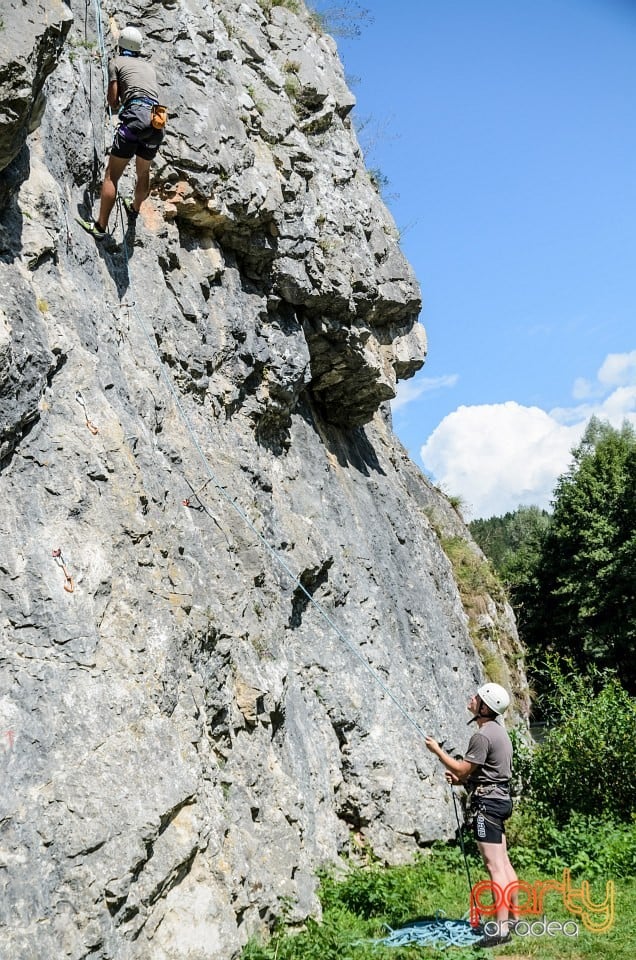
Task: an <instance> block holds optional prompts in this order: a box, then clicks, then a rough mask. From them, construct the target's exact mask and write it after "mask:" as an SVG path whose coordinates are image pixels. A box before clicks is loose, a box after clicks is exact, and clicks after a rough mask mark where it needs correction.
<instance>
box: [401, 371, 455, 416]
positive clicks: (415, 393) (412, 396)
mask: <svg viewBox="0 0 636 960" xmlns="http://www.w3.org/2000/svg"><path fill="white" fill-rule="evenodd" d="M458 379H459V377H458V376H457V374H456V373H450V374H447V375H446V376H443V377H414V379H413V380H400V382H399V383H398V389H397V394H396V397H395V399H394V400H392V401H391V410H392V411H393V413H395V411H396V410H399V409H400V407H405V406H406V404H407V403H412V401H413V400H417V398H418V397H421V396H422V394H423V393H430V392H431V390H440V389H445V388H448V387H454V386H455V384H456V383H457V381H458Z"/></svg>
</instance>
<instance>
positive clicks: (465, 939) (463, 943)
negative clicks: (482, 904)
mask: <svg viewBox="0 0 636 960" xmlns="http://www.w3.org/2000/svg"><path fill="white" fill-rule="evenodd" d="M386 929H387V930H388V931H389V933H388V934H387V936H386V937H380V938H379V939H377V940H358V941H357V944H363V943H368V944H372V945H373V946H376V947H407V946H418V947H435V948H437V949H438V950H446V949H448V947H470V946H473V945H474V944H475V942H476V941H477V940H479V939H480V937H481V936H482V931H480V930H479V929H476V928H475V927H471V925H470V924H469V922H468V921H467V920H466V919H462V920H448V919H445V917H444V913H443V912H442V911H441V910H438V911H437V912H436V913H435V916H434V917H433V918H431V919H430V920H417V921H415V922H414V923H409V924H408V925H407V926H406V927H399V928H398V929H397V930H394V929H392V927H389V926H388V925H386Z"/></svg>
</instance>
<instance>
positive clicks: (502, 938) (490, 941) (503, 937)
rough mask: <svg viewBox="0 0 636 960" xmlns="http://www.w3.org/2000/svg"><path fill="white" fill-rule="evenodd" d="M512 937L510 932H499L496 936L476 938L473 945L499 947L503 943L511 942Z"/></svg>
mask: <svg viewBox="0 0 636 960" xmlns="http://www.w3.org/2000/svg"><path fill="white" fill-rule="evenodd" d="M511 940H512V937H511V936H510V934H509V933H504V934H498V935H497V936H495V937H489V936H485V937H482V938H481V940H475V942H474V943H472V944H471V946H472V947H499V946H500V945H501V944H502V943H510V941H511Z"/></svg>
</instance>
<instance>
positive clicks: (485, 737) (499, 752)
mask: <svg viewBox="0 0 636 960" xmlns="http://www.w3.org/2000/svg"><path fill="white" fill-rule="evenodd" d="M509 704H510V697H509V696H508V693H507V691H506V690H504V688H503V687H500V686H499V684H498V683H485V684H484V685H483V686H481V687H480V688H479V690H478V691H477V693H476V694H474V696H472V697H471V699H470V700H469V701H468V709H469V710H470V712H471V713H472V714H473V719H472V720H469V721H468V722H469V723H476V724H477V728H478V729H477V730H476V731H475V732H474V733H473V735H472V737H471V738H470V741H469V744H468V749H467V750H466V753H465V754H464V757H463V759H455V758H454V757H451V756H450V754H448V753H446V751H445V750H443V749H442V748H441V746H440V745H439V743H437V741H436V740H434V739H433V738H432V737H427V738H426V741H425V742H426V746H427V748H428V749H429V750H430V751H431V753H434V754H435V755H436V756H437V757H438V758H439V759H440V760H441V761H442V763H443V764H444V766H445V767H446V779H447V780H448V782H449V783H450V784H451V785H457V784H462V785H463V786H465V787H466V789H467V790H468V796H469V801H468V809H469V822H472V826H473V830H474V833H475V838H476V840H477V847H478V848H479V852H480V854H481V856H482V859H483V861H484V866H485V867H486V870H487V871H488V875H489V877H490V880H491V881H492V883H493V884H498V885H499V889H501V890H502V891H503V890H505V889H506V887H507V886H508V885H509V884H511V883H516V882H517V874H516V873H515V870H514V867H513V866H512V864H511V863H510V859H509V857H508V849H507V846H506V831H505V827H504V821H505V820H507V819H508V817H509V816H510V814H511V813H512V800H511V799H510V777H511V775H512V743H511V742H510V737H509V736H508V733H507V732H506V729H505V727H504V725H503V716H502V714H503V713H504V711H505V710H506V709H507V707H508V705H509ZM512 900H513V904H514V903H516V899H515V897H514V896H513V898H512ZM496 917H497V933H495V934H494V935H493V934H490V935H487V936H484V937H483V938H482V939H481V940H479V941H477V944H476V946H482V947H495V946H498V945H499V944H500V943H508V942H509V940H510V929H511V928H512V927H513V926H514V922H515V919H516V918H515V917H512V916H510V915H509V910H508V907H507V905H506V904H505V903H502V905H501V907H500V908H499V909H497V913H496Z"/></svg>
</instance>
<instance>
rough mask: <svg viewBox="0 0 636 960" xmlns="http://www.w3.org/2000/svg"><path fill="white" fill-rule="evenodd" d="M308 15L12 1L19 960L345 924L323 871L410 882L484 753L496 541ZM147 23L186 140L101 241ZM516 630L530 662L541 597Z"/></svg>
mask: <svg viewBox="0 0 636 960" xmlns="http://www.w3.org/2000/svg"><path fill="white" fill-rule="evenodd" d="M5 6H6V5H5ZM292 6H294V7H295V5H292V4H290V5H289V7H288V6H285V5H282V6H274V7H271V9H270V5H269V4H268V3H259V2H257V0H242V2H238V0H221V2H219V3H216V4H208V3H203V2H197V0H171V2H157V0H154V2H151V3H144V4H141V3H140V2H135V0H125V2H124V3H123V4H117V5H115V4H114V3H113V2H110V0H106V2H105V3H103V4H102V5H101V6H96V5H89V4H86V5H83V6H81V7H80V6H77V7H76V6H75V5H73V14H74V20H73V23H72V24H71V23H70V20H69V8H68V6H66V5H65V4H61V3H57V2H51V3H47V4H42V3H36V2H35V0H24V2H22V5H21V6H20V5H19V4H18V3H10V4H9V7H8V8H7V9H8V14H7V16H6V18H5V29H6V27H7V25H8V24H9V23H11V24H13V23H14V20H15V18H18V17H19V16H20V17H22V19H23V20H24V22H25V23H26V24H27V27H26V29H24V30H23V31H22V33H21V35H20V45H19V48H18V46H17V45H16V49H15V50H13V48H12V51H11V52H10V53H7V54H6V62H7V63H9V62H11V63H14V64H15V68H13V67H12V70H11V71H9V72H10V73H11V77H13V80H12V81H11V82H14V81H15V83H17V84H18V85H19V86H20V90H21V91H22V92H21V93H20V96H18V94H17V93H16V92H15V90H14V88H13V87H11V88H9V87H7V86H6V84H7V83H8V82H9V81H8V79H7V77H8V76H9V72H7V71H6V70H5V72H4V74H2V76H3V77H4V79H3V80H2V83H3V84H4V85H3V86H2V87H1V90H2V96H3V98H4V105H5V112H4V114H2V116H3V117H4V118H5V120H3V122H2V123H0V157H3V158H5V160H6V162H7V166H6V169H5V171H4V173H3V174H2V175H1V176H2V189H3V190H4V194H3V196H4V197H5V200H6V202H5V203H3V205H2V208H1V210H0V492H1V497H0V534H1V537H2V544H3V550H2V556H1V557H0V639H1V645H0V651H1V652H0V664H1V670H0V762H1V763H2V773H3V790H2V791H1V792H0V824H1V826H2V830H1V832H0V862H1V863H2V867H3V869H2V871H0V888H1V894H2V896H1V898H0V956H2V957H7V958H8V957H10V958H11V960H41V958H43V957H55V958H56V960H64V958H68V960H81V958H89V957H90V958H92V960H147V958H148V957H152V958H153V960H203V958H205V960H229V958H233V957H237V956H238V955H239V953H240V951H241V949H242V947H243V946H244V944H245V943H246V942H247V939H248V938H249V937H250V936H252V935H254V934H266V932H267V931H268V930H269V929H270V928H271V925H272V924H273V922H274V920H275V919H276V917H277V916H279V915H280V914H281V913H283V912H284V913H286V914H287V915H288V916H289V917H290V918H291V919H292V920H295V921H302V920H303V919H305V918H306V917H307V916H309V915H314V916H319V914H320V908H319V903H318V899H317V896H316V889H317V880H316V870H317V868H319V867H320V866H323V865H328V864H335V863H336V862H337V861H338V858H339V856H340V855H341V854H342V853H345V852H347V851H349V850H351V849H353V848H355V846H356V845H359V844H360V843H363V844H366V845H368V846H370V847H371V848H372V849H373V850H374V851H375V853H376V854H377V855H378V856H379V857H381V858H383V859H384V860H386V861H387V862H390V863H398V862H404V861H406V860H408V859H409V858H410V857H412V856H413V854H414V853H415V852H416V851H417V850H418V849H420V848H422V847H423V846H425V845H426V844H428V843H430V842H431V841H432V840H434V839H436V838H444V837H446V838H447V837H450V836H452V835H453V832H454V826H455V824H454V811H453V806H452V802H451V797H450V794H449V792H448V789H447V787H446V785H445V783H444V780H443V777H442V771H441V769H440V768H439V766H437V765H436V762H435V761H434V759H433V757H432V755H431V754H429V753H427V751H426V750H425V748H424V744H423V734H424V733H427V734H428V733H430V734H432V735H434V736H436V737H438V738H439V739H443V740H445V742H446V745H447V748H449V749H453V748H454V749H456V750H457V751H461V749H462V748H463V746H464V745H465V743H466V739H467V734H466V726H465V724H466V719H467V715H466V712H465V702H466V700H467V698H468V696H469V695H470V694H471V693H472V692H473V690H474V688H475V685H476V684H477V683H479V682H480V681H481V680H482V679H483V677H484V669H483V665H482V662H481V659H480V655H479V653H478V651H477V649H476V646H475V644H474V642H473V638H472V636H471V633H470V630H469V618H468V615H467V613H466V612H465V610H464V607H463V605H462V601H461V597H460V594H459V592H458V588H457V584H456V582H455V580H454V577H453V571H452V567H451V564H450V562H449V560H448V558H447V556H446V554H445V553H444V550H443V549H442V541H441V539H440V535H439V531H440V530H442V532H443V531H444V529H450V530H451V531H452V535H453V536H459V537H462V538H464V539H466V541H467V542H469V538H468V534H467V532H466V529H465V527H464V525H463V524H462V523H461V520H460V519H459V518H458V517H457V516H456V515H454V514H453V512H452V509H451V508H450V506H449V505H448V503H447V502H446V501H445V499H444V498H443V497H442V496H441V495H440V494H439V493H438V492H436V491H435V490H433V488H432V487H431V486H430V484H428V482H427V481H426V480H425V478H424V477H423V476H422V475H421V474H420V473H419V471H418V470H417V469H416V468H415V467H414V465H413V464H412V463H411V462H410V461H409V460H408V458H407V456H406V454H405V452H404V451H403V449H402V448H401V446H400V444H399V443H398V441H397V440H396V438H395V436H394V434H393V432H392V429H391V423H390V416H389V415H388V412H387V411H388V407H387V404H386V401H387V400H390V399H391V398H392V397H393V396H394V394H395V384H396V380H397V379H398V378H405V377H409V376H411V375H412V374H413V373H414V372H415V371H416V370H417V369H418V368H419V367H420V366H421V364H422V363H423V361H424V354H425V337H424V332H423V329H422V327H421V326H420V325H419V323H418V313H419V308H420V295H419V289H418V286H417V283H416V281H415V278H414V276H413V273H412V270H411V268H410V266H409V265H408V263H407V262H406V261H405V259H404V257H403V256H402V254H401V252H400V250H399V246H398V243H397V235H396V230H395V226H394V224H393V222H392V220H391V217H390V214H389V213H388V211H387V210H386V209H385V207H384V206H383V204H382V202H381V200H380V198H379V197H378V195H377V193H376V191H375V190H374V188H373V185H372V183H371V181H370V179H369V176H368V174H367V172H366V170H365V167H364V162H363V158H362V155H361V152H360V148H359V146H358V144H357V141H356V138H355V134H354V132H353V129H352V125H351V120H350V116H349V114H350V111H351V109H352V106H353V103H354V100H353V97H352V96H351V94H350V93H349V91H348V90H347V88H346V84H345V82H344V78H343V71H342V66H341V64H340V63H339V61H338V58H337V54H336V49H335V45H334V43H333V41H332V40H331V39H330V38H328V37H325V36H322V35H320V34H319V33H317V32H316V30H315V27H314V25H313V21H312V20H311V18H310V17H309V15H308V13H307V11H306V10H305V8H304V7H303V6H302V4H300V3H299V4H298V6H297V10H296V8H295V9H294V10H293V9H290V7H292ZM97 10H99V11H100V22H98V23H96V21H95V16H96V11H97ZM3 16H5V15H4V13H3ZM9 17H10V18H11V19H9ZM127 23H137V24H139V25H140V27H141V28H142V29H143V31H144V34H145V38H146V46H145V50H146V53H147V54H148V55H150V56H151V57H152V59H153V61H155V62H156V64H157V68H158V71H159V75H160V81H161V96H162V99H163V100H164V101H165V103H166V104H167V105H168V107H169V111H170V118H169V124H168V133H167V136H166V140H165V143H164V145H163V147H162V149H161V152H160V155H159V158H158V160H157V162H156V163H155V164H154V165H153V168H152V194H151V197H150V199H149V200H148V201H147V202H146V203H145V204H144V206H143V208H142V212H141V216H140V217H139V219H138V221H137V222H136V223H134V224H132V225H131V224H128V223H127V222H126V218H125V216H124V214H123V211H122V209H121V207H120V206H118V207H116V209H115V212H114V214H113V217H112V219H111V224H110V227H111V232H112V235H111V236H110V237H109V238H108V239H107V240H106V241H104V243H103V244H102V245H96V243H95V241H94V240H93V239H92V238H91V237H90V236H88V235H87V234H86V233H84V232H83V231H82V230H81V228H80V227H79V226H78V225H76V224H75V222H74V218H75V217H76V216H77V215H78V214H79V215H82V216H86V215H88V214H89V213H90V211H91V210H92V209H93V205H94V203H95V201H96V197H97V194H98V190H99V184H100V181H101V176H102V173H103V164H104V161H105V149H106V147H107V145H108V144H109V142H110V138H111V136H112V129H111V125H110V120H109V118H108V115H107V114H106V113H105V111H104V87H103V82H104V69H105V58H104V55H103V51H102V49H101V45H100V42H99V37H100V35H101V32H102V31H103V35H104V36H105V38H106V46H107V50H106V52H107V53H108V52H112V50H113V49H114V47H115V44H116V37H117V35H118V32H119V31H120V30H121V29H122V28H123V27H124V26H125V25H126V24H127ZM12 29H13V27H12ZM65 35H66V42H65V44H64V46H63V47H62V40H63V39H64V36H65ZM47 77H48V79H47ZM20 78H22V79H20ZM45 81H46V82H45ZM7 91H8V92H7ZM42 91H43V92H45V94H46V108H45V110H44V112H43V113H42V115H41V117H39V126H38V127H37V128H36V129H33V123H32V122H31V121H32V118H33V117H34V116H35V115H36V113H37V111H38V108H37V104H36V101H38V98H39V96H40V92H42ZM20 97H23V98H24V99H23V100H21V99H20ZM7 104H8V106H7ZM16 104H17V105H18V106H20V109H19V110H18V106H16ZM10 114H11V116H10V117H9V115H10ZM7 117H9V119H10V122H9V121H8V120H6V118H7ZM3 162H4V161H3ZM132 186H133V172H132V169H131V170H129V171H128V172H127V173H126V174H125V175H124V178H123V180H122V182H121V193H122V194H123V195H126V193H128V192H130V190H131V189H132ZM484 610H485V613H484V618H483V623H482V624H481V626H480V629H483V630H485V631H486V632H488V631H490V634H489V636H490V639H491V640H492V643H495V642H499V641H498V638H500V637H501V636H502V633H503V632H505V633H506V635H507V636H508V637H509V640H510V642H509V647H510V649H512V650H513V652H515V655H516V657H517V659H519V656H520V652H519V650H518V644H517V646H516V647H515V644H516V643H517V642H516V638H515V630H514V622H513V620H512V618H511V616H510V611H509V609H503V608H502V606H501V604H500V603H499V601H497V600H496V599H495V600H493V599H492V598H484ZM502 651H503V648H497V650H496V651H495V652H496V653H497V655H498V656H499V658H500V659H501V660H502V661H504V660H505V654H504V652H502ZM489 653H490V655H491V656H492V655H493V650H492V647H491V648H489ZM511 669H512V668H511ZM515 669H518V668H515ZM510 676H511V677H512V672H511V674H510ZM515 677H516V683H517V689H518V691H519V693H520V697H519V700H518V702H517V710H518V712H519V714H521V715H522V714H523V712H524V709H526V706H527V705H526V704H525V701H524V700H523V696H524V689H523V676H522V673H519V672H518V673H517V674H515Z"/></svg>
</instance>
